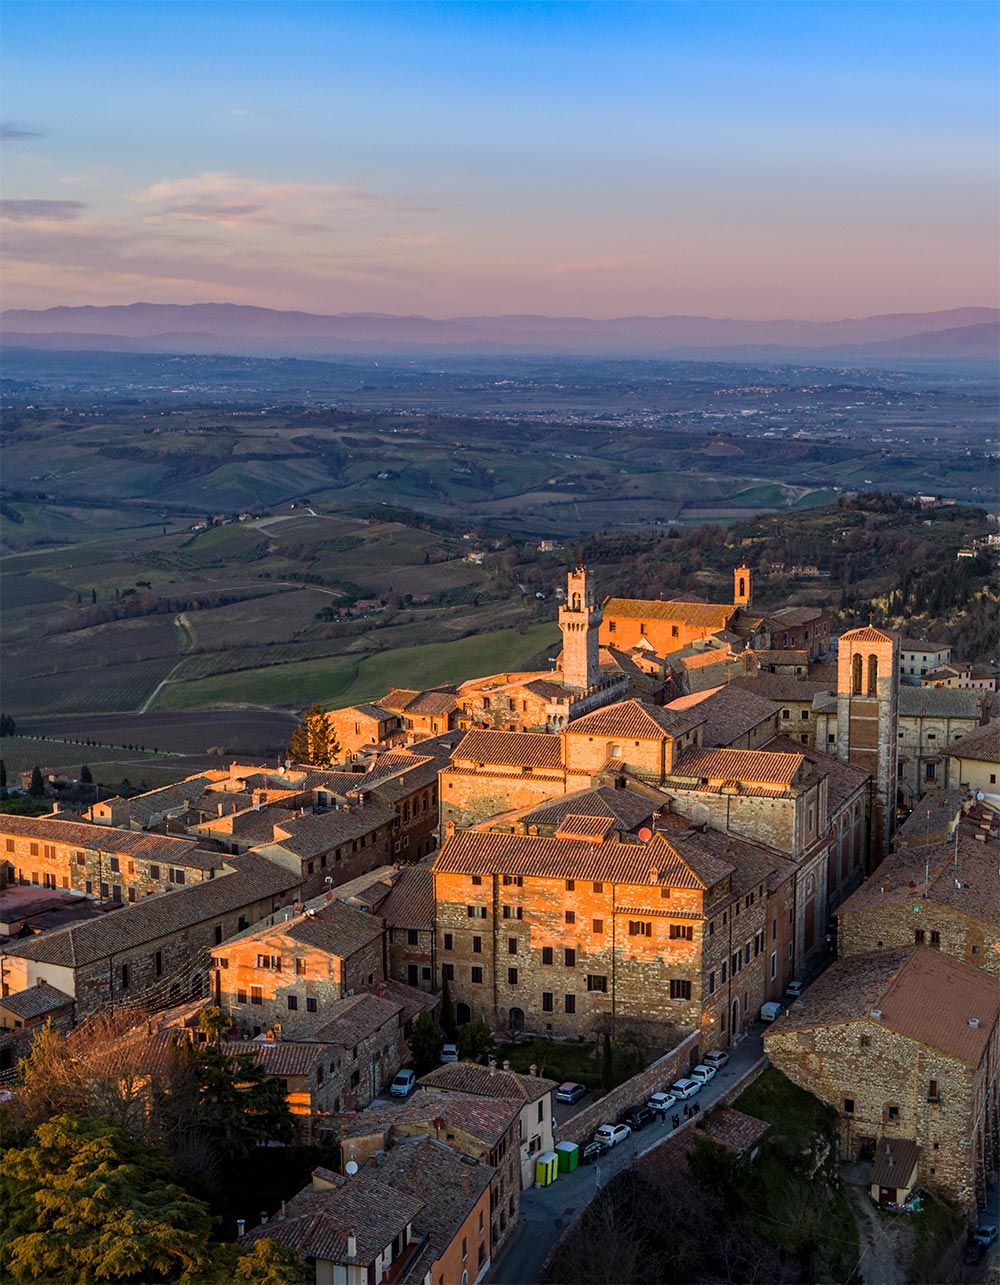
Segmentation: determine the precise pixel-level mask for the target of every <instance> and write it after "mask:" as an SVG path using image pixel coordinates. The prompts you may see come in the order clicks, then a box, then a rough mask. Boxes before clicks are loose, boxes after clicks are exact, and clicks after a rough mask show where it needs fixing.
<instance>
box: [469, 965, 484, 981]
mask: <svg viewBox="0 0 1000 1285" xmlns="http://www.w3.org/2000/svg"><path fill="white" fill-rule="evenodd" d="M472 980H473V981H474V982H475V983H476V985H477V986H478V985H481V983H482V980H483V969H482V965H481V964H473V966H472Z"/></svg>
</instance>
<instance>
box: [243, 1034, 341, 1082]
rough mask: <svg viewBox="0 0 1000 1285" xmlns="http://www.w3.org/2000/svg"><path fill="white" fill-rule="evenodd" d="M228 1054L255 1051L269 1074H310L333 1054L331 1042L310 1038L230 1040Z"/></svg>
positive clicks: (261, 1064)
mask: <svg viewBox="0 0 1000 1285" xmlns="http://www.w3.org/2000/svg"><path fill="white" fill-rule="evenodd" d="M223 1048H224V1049H225V1051H226V1052H227V1053H252V1054H253V1057H254V1062H255V1064H256V1065H257V1066H259V1067H260V1068H261V1069H262V1070H263V1071H266V1072H267V1074H268V1075H308V1074H309V1073H310V1071H311V1070H312V1069H313V1067H314V1066H315V1065H316V1063H317V1062H319V1061H321V1060H322V1059H323V1058H324V1057H327V1056H328V1055H329V1053H330V1046H329V1045H328V1044H319V1043H315V1042H313V1041H308V1040H273V1041H272V1040H226V1041H225V1044H224V1045H223Z"/></svg>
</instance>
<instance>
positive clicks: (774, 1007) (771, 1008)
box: [760, 999, 784, 1022]
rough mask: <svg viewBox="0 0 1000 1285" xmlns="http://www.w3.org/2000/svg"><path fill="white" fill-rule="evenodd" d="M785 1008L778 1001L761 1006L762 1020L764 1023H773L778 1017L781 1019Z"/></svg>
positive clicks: (769, 1001)
mask: <svg viewBox="0 0 1000 1285" xmlns="http://www.w3.org/2000/svg"><path fill="white" fill-rule="evenodd" d="M783 1011H784V1010H783V1008H782V1006H781V1004H779V1003H778V1001H777V1000H776V999H771V1000H768V1002H767V1003H766V1004H761V1006H760V1020H761V1021H762V1022H773V1021H774V1019H775V1018H776V1017H780V1016H781V1014H782V1012H783Z"/></svg>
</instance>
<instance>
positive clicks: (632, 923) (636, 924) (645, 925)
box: [628, 919, 653, 937]
mask: <svg viewBox="0 0 1000 1285" xmlns="http://www.w3.org/2000/svg"><path fill="white" fill-rule="evenodd" d="M628 935H629V936H630V937H652V935H653V925H652V924H651V923H649V921H648V920H646V919H630V920H629V921H628Z"/></svg>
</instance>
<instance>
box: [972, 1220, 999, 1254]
mask: <svg viewBox="0 0 1000 1285" xmlns="http://www.w3.org/2000/svg"><path fill="white" fill-rule="evenodd" d="M972 1239H973V1240H978V1241H979V1243H980V1245H982V1246H983V1247H984V1249H989V1247H990V1246H991V1245H995V1244H996V1243H997V1229H996V1227H994V1226H993V1224H992V1223H981V1224H980V1226H978V1227H977V1228H976V1230H975V1231H974V1232H973V1234H972Z"/></svg>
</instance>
